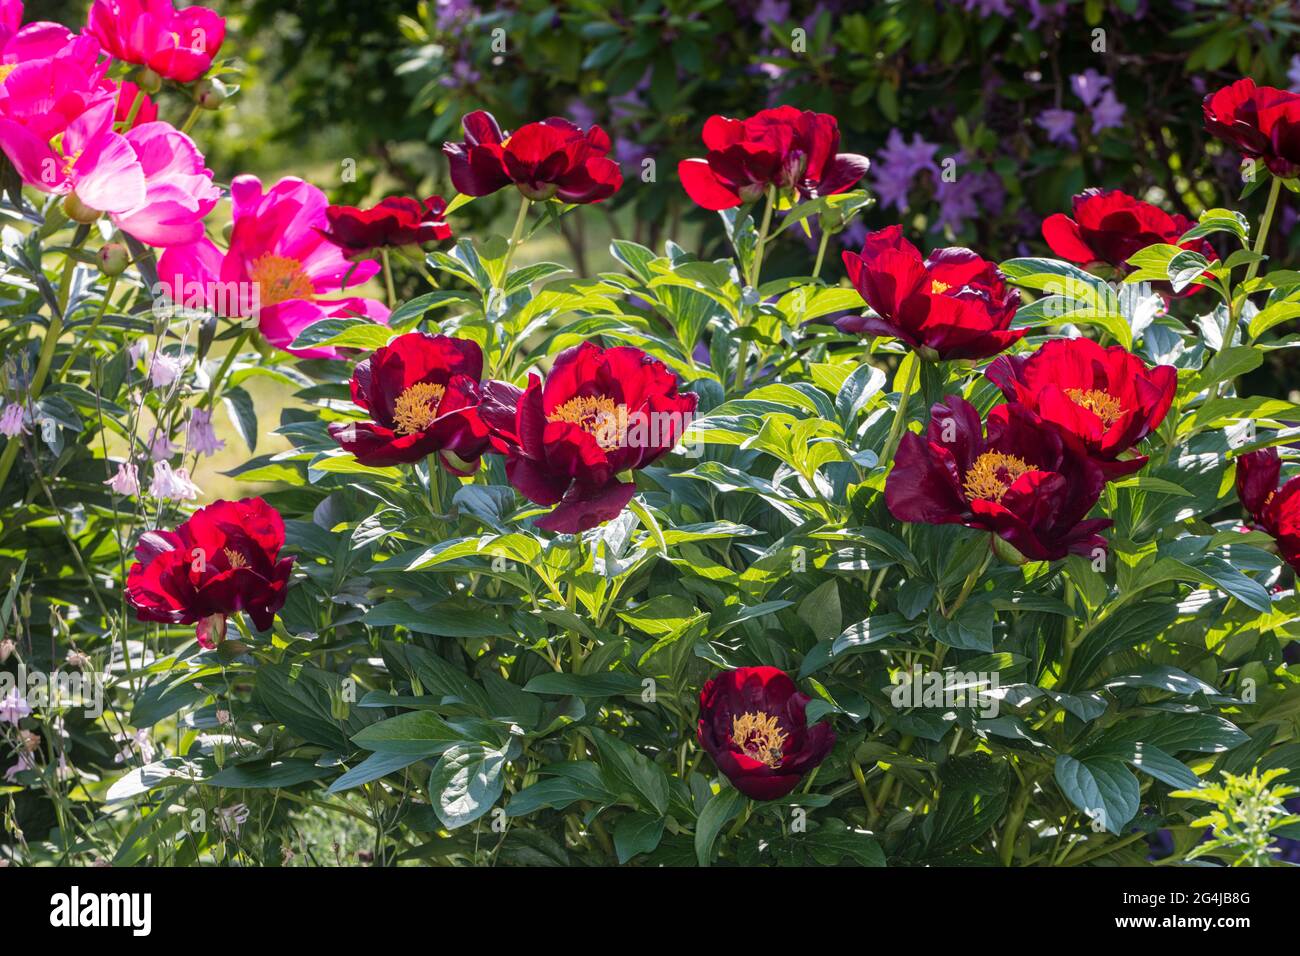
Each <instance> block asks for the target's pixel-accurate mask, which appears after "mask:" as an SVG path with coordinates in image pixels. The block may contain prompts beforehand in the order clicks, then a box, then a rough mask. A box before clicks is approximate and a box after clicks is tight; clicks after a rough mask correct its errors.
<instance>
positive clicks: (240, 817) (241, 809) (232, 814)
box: [217, 803, 249, 836]
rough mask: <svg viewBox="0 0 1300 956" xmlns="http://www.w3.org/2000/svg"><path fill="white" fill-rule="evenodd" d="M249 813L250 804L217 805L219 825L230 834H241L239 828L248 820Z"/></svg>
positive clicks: (222, 830)
mask: <svg viewBox="0 0 1300 956" xmlns="http://www.w3.org/2000/svg"><path fill="white" fill-rule="evenodd" d="M248 815H249V813H248V806H247V805H246V804H243V803H236V804H235V805H234V806H233V807H217V826H218V827H220V829H221V832H222V833H225V834H226V835H228V836H239V829H240V827H242V826H243V825H244V824H245V823H247V822H248Z"/></svg>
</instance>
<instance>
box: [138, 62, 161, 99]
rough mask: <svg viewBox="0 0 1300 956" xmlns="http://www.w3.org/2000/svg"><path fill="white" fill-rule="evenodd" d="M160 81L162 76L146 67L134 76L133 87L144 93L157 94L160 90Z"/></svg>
mask: <svg viewBox="0 0 1300 956" xmlns="http://www.w3.org/2000/svg"><path fill="white" fill-rule="evenodd" d="M162 81H163V78H162V76H161V75H160V74H158V73H155V72H154V71H153V70H151V69H149V67H147V66H146V67H144V68H143V69H141V70H139V71H138V72H137V73H136V75H135V85H136V86H138V87H140V89H142V90H144V91H145V92H146V93H157V92H158V91H159V90H161V89H162Z"/></svg>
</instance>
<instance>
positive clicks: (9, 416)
mask: <svg viewBox="0 0 1300 956" xmlns="http://www.w3.org/2000/svg"><path fill="white" fill-rule="evenodd" d="M25 417H26V416H25V415H24V413H23V407H22V406H21V405H19V404H18V403H17V402H10V403H9V404H8V405H6V406H5V409H4V411H3V412H0V435H4V436H5V438H15V437H17V436H18V435H19V434H26V433H27V432H28V431H29V430H30V429H28V427H27V424H26V422H25V421H24V418H25Z"/></svg>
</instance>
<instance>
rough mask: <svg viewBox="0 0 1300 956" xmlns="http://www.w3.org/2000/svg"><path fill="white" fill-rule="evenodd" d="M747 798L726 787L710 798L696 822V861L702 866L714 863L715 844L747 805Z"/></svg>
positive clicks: (737, 791)
mask: <svg viewBox="0 0 1300 956" xmlns="http://www.w3.org/2000/svg"><path fill="white" fill-rule="evenodd" d="M745 800H746V797H745V795H744V794H743V793H741V792H740V791H739V790H733V789H732V788H730V787H724V788H723V789H722V790H720V791H718V792H717V793H715V794H714V795H713V796H712V797H710V798H709V802H708V803H706V804H705V805H704V809H703V810H701V811H700V818H699V819H698V820H697V821H696V822H695V859H696V860H698V861H699V864H700V866H708V865H709V864H710V863H711V862H712V861H713V844H714V843H715V842H717V839H718V834H719V833H721V832H722V828H723V827H725V826H726V825H727V824H728V823H730V822H731V820H732V818H733V817H735V815H736V814H737V813H739V812H740V810H741V808H742V807H743V806H744V805H745Z"/></svg>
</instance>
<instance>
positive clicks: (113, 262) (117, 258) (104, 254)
mask: <svg viewBox="0 0 1300 956" xmlns="http://www.w3.org/2000/svg"><path fill="white" fill-rule="evenodd" d="M96 259H98V261H99V271H100V272H102V273H104V275H106V276H120V275H121V274H122V273H123V272H125V271H126V267H127V266H128V265H130V264H131V252H130V250H129V249H127V247H126V246H124V245H123V244H122V243H120V242H106V243H104V245H103V246H101V247H100V249H99V252H98V253H97V254H96Z"/></svg>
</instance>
